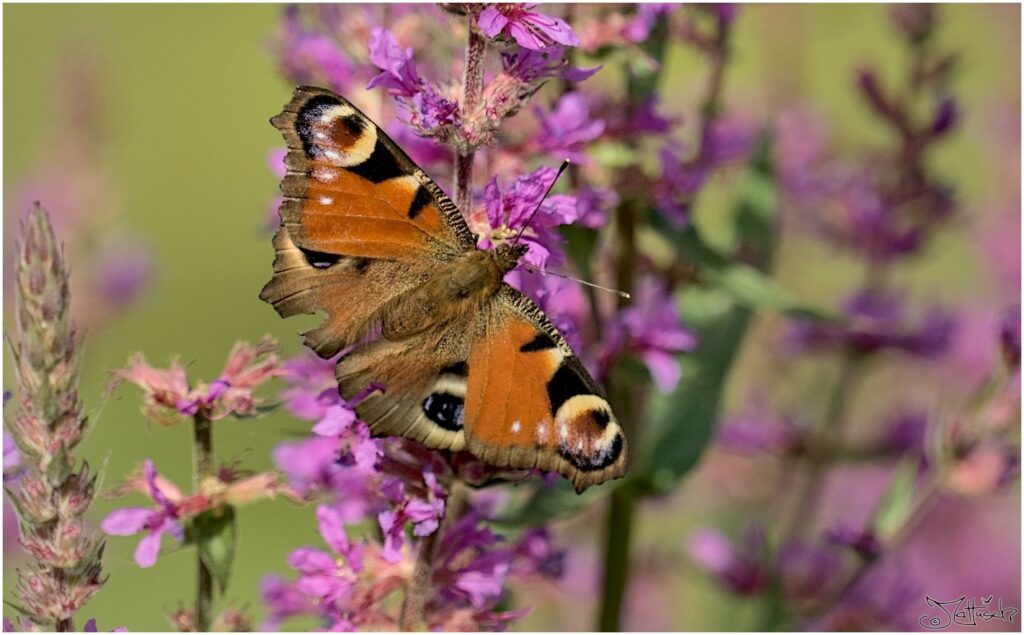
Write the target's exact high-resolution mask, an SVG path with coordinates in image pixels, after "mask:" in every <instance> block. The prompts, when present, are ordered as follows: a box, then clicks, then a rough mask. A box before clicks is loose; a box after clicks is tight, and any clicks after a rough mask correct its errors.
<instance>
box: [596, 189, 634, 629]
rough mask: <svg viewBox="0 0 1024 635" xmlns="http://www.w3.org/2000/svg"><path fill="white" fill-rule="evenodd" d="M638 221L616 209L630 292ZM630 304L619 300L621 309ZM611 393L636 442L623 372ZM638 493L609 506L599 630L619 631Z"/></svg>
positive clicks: (626, 492)
mask: <svg viewBox="0 0 1024 635" xmlns="http://www.w3.org/2000/svg"><path fill="white" fill-rule="evenodd" d="M636 218H637V210H636V209H634V205H632V204H630V203H628V202H623V203H622V204H621V205H619V206H618V207H617V208H616V210H615V229H616V238H617V251H618V253H617V254H616V256H617V258H616V260H617V262H618V266H617V271H616V279H615V285H616V287H617V288H619V289H621V290H623V291H625V292H627V293H629V292H630V291H631V290H632V288H633V277H634V272H635V270H636V257H637V252H636ZM628 303H629V299H628V298H623V297H620V298H619V300H618V304H619V308H620V309H622V308H624V307H625V306H626V305H627V304H628ZM608 384H609V385H608V394H609V397H610V399H611V406H612V410H614V411H615V412H616V413H618V419H619V421H620V422H621V425H622V426H623V432H624V433H625V435H626V438H629V439H634V440H635V439H636V438H637V436H636V433H637V430H636V426H634V425H633V424H632V422H633V421H635V416H634V408H633V405H634V403H635V400H634V395H633V389H634V386H633V384H632V382H631V381H629V379H628V378H627V377H625V376H624V375H623V373H621V372H615V371H614V370H613V371H612V375H611V377H610V378H609V380H608ZM635 496H636V492H635V491H634V490H633V489H632V488H630V487H628V486H626V487H619V489H617V490H615V491H614V492H612V496H611V502H610V503H609V505H608V519H607V521H606V523H605V526H606V527H607V532H606V533H605V545H604V572H603V575H602V577H601V603H600V605H599V606H598V616H597V630H599V631H604V632H610V631H618V630H620V625H621V622H622V603H623V599H624V598H625V595H626V587H627V586H628V584H629V575H630V571H629V570H630V545H631V544H632V543H631V540H632V534H633V511H634V509H635V507H636V500H635Z"/></svg>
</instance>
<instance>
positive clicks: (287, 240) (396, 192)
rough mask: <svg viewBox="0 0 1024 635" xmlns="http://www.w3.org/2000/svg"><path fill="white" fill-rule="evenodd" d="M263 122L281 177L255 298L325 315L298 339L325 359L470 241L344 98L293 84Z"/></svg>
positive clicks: (437, 195) (437, 196)
mask: <svg viewBox="0 0 1024 635" xmlns="http://www.w3.org/2000/svg"><path fill="white" fill-rule="evenodd" d="M271 123H273V124H274V126H275V127H276V128H277V129H278V130H280V131H281V133H282V135H283V136H284V139H285V141H286V142H287V144H288V153H287V155H286V156H285V165H286V167H287V173H286V174H285V177H284V179H283V180H282V182H281V190H282V192H283V193H284V201H283V202H282V204H281V207H280V215H281V226H280V228H279V229H278V231H277V234H276V235H275V236H274V247H275V249H276V257H275V260H274V277H273V279H271V281H270V282H269V283H267V285H266V286H265V287H264V288H263V291H262V293H261V294H260V297H261V298H262V299H263V300H265V301H267V302H269V303H271V304H272V305H273V306H274V308H275V309H276V310H277V311H278V313H280V314H281V316H282V317H289V316H292V315H296V314H300V313H314V312H316V311H319V310H323V311H326V312H327V313H328V318H327V319H326V320H325V321H324V323H323V324H322V325H321V326H320V327H319V328H317V329H314V330H313V331H310V332H309V333H307V334H306V343H307V345H309V346H310V347H311V348H313V349H314V350H316V351H317V353H319V354H320V355H322V356H324V357H329V356H331V355H333V354H335V353H337V352H338V351H339V350H341V349H342V348H343V347H345V346H348V345H350V344H352V343H354V342H355V341H356V340H358V339H359V337H360V336H361V335H362V334H364V333H365V332H366V330H367V329H368V328H370V327H371V326H372V321H373V318H374V316H375V315H376V313H377V311H378V310H379V309H380V307H381V306H383V305H384V304H386V303H387V302H388V301H390V300H391V299H393V298H395V297H396V296H398V295H400V294H402V293H404V292H406V291H408V290H409V289H412V288H414V287H416V286H417V285H418V284H421V283H422V282H423V281H424V280H426V279H427V278H428V277H429V275H430V270H431V267H432V265H433V264H435V263H437V262H448V261H451V260H453V259H455V258H457V257H458V255H459V254H461V253H463V252H465V251H467V250H470V249H473V248H475V239H474V236H473V234H472V232H470V230H469V227H468V226H467V225H466V223H465V221H464V220H463V218H462V216H461V214H460V213H459V211H458V209H457V208H456V207H455V204H454V203H453V202H452V201H451V199H449V198H448V197H447V196H446V195H445V194H444V192H443V191H441V189H440V188H439V187H438V186H437V184H436V183H434V182H433V181H432V180H431V179H430V178H429V177H427V175H426V174H424V172H423V171H422V170H421V169H419V168H418V167H417V166H416V164H415V163H413V161H412V160H411V159H410V158H409V157H408V155H406V154H405V153H404V152H403V151H402V150H401V149H400V148H399V147H398V146H397V145H396V144H395V143H394V142H393V141H392V140H391V139H390V138H388V136H387V135H386V134H385V133H384V132H383V131H382V130H380V128H378V127H377V126H376V125H375V124H374V123H373V122H372V121H370V120H369V119H368V118H367V117H366V116H365V115H363V114H362V113H361V112H360V111H359V110H358V109H357V108H356V107H355V106H353V105H352V104H351V103H349V102H348V101H347V100H345V99H344V98H343V97H340V96H339V95H336V94H334V93H333V92H331V91H329V90H325V89H322V88H311V87H300V88H297V89H296V90H295V93H294V95H293V97H292V100H291V101H290V102H289V103H288V105H287V106H285V109H284V111H283V112H282V113H281V114H279V115H277V116H276V117H274V118H273V119H272V120H271Z"/></svg>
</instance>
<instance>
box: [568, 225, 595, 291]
mask: <svg viewBox="0 0 1024 635" xmlns="http://www.w3.org/2000/svg"><path fill="white" fill-rule="evenodd" d="M559 229H560V230H561V232H562V236H563V237H564V238H565V241H566V244H565V253H566V254H567V255H568V256H569V259H570V260H572V263H573V264H574V265H576V270H577V271H579V275H580V277H581V278H583V279H584V280H590V278H591V273H590V271H591V270H590V258H591V256H592V255H593V253H594V247H595V246H596V245H597V232H596V231H594V230H593V229H589V228H587V227H583V226H581V225H565V226H563V227H560V228H559Z"/></svg>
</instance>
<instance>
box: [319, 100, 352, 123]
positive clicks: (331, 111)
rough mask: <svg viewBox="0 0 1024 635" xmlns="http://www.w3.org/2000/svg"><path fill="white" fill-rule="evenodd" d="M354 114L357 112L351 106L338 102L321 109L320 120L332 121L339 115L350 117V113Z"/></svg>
mask: <svg viewBox="0 0 1024 635" xmlns="http://www.w3.org/2000/svg"><path fill="white" fill-rule="evenodd" d="M354 114H356V111H355V110H354V109H353V108H352V107H351V106H346V105H344V104H336V105H334V106H331V107H329V108H324V109H323V110H321V111H320V121H322V122H324V123H331V122H332V121H334V120H335V119H337V118H338V117H348V116H349V115H354Z"/></svg>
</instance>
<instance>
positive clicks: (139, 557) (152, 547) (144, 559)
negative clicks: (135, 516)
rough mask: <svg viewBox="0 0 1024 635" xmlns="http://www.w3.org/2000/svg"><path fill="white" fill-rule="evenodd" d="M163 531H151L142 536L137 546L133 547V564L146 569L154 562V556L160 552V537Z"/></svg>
mask: <svg viewBox="0 0 1024 635" xmlns="http://www.w3.org/2000/svg"><path fill="white" fill-rule="evenodd" d="M162 537H163V531H161V530H155V531H151V532H149V533H148V534H146V535H145V536H143V537H142V540H140V541H139V546H138V547H136V549H135V564H137V565H139V566H140V567H142V568H143V569H148V568H149V567H152V566H153V565H154V564H156V557H157V555H159V554H160V539H161V538H162Z"/></svg>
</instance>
